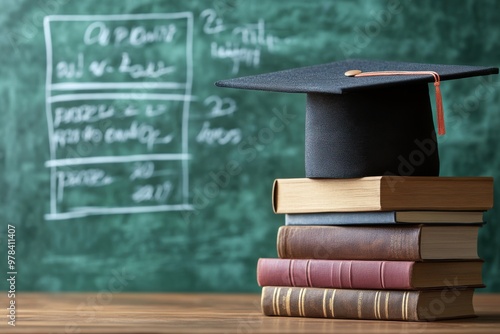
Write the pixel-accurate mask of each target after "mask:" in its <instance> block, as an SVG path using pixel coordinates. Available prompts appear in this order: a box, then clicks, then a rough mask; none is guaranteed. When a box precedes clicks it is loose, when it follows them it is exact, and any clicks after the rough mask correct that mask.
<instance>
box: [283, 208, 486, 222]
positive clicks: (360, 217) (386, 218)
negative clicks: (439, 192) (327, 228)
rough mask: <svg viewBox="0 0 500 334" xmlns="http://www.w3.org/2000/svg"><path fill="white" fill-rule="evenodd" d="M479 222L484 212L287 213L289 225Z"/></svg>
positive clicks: (286, 220) (286, 218)
mask: <svg viewBox="0 0 500 334" xmlns="http://www.w3.org/2000/svg"><path fill="white" fill-rule="evenodd" d="M400 223H402V224H405V223H406V224H478V223H483V211H373V212H326V213H300V214H286V215H285V224H286V225H374V224H400Z"/></svg>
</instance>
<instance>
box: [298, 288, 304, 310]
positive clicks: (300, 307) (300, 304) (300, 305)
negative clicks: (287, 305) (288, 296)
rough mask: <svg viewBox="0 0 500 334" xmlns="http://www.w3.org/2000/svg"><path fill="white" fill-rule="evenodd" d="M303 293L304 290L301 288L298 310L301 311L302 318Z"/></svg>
mask: <svg viewBox="0 0 500 334" xmlns="http://www.w3.org/2000/svg"><path fill="white" fill-rule="evenodd" d="M303 292H304V289H303V288H301V289H300V291H299V298H298V300H297V304H298V309H299V316H302V293H303Z"/></svg>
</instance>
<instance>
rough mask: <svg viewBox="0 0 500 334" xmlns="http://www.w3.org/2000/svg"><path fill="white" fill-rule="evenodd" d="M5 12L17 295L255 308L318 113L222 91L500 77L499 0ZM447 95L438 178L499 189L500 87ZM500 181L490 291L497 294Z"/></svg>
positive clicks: (116, 0) (0, 191) (0, 183)
mask: <svg viewBox="0 0 500 334" xmlns="http://www.w3.org/2000/svg"><path fill="white" fill-rule="evenodd" d="M0 4H1V8H2V11H1V13H0V27H1V31H2V38H1V39H0V45H1V50H2V52H1V53H0V77H1V82H0V96H1V98H0V100H1V101H2V108H1V111H0V224H1V225H0V247H1V250H0V254H6V251H7V245H6V237H5V235H6V231H7V226H8V225H9V224H10V225H13V226H15V228H16V260H17V263H16V265H17V271H18V276H17V280H18V281H17V288H18V291H107V290H110V289H114V291H218V292H226V291H227V292H229V291H231V292H257V291H259V287H258V286H257V283H256V277H255V276H256V273H255V268H256V262H257V259H258V258H259V257H276V247H275V242H276V232H277V229H278V227H279V226H280V225H282V224H284V217H283V216H277V215H274V214H273V213H272V208H271V187H272V182H273V180H274V179H275V178H288V177H302V176H303V175H304V148H303V143H304V110H305V96H304V95H301V94H280V93H266V92H255V91H239V90H230V89H220V88H217V87H215V86H214V85H213V83H214V81H216V80H219V79H225V78H232V77H237V76H244V75H252V74H258V73H264V72H270V71H277V70H282V69H287V68H293V67H301V66H307V65H313V64H320V63H326V62H331V61H337V60H343V59H349V58H368V59H380V60H392V61H408V62H421V63H441V64H464V65H465V64H466V65H480V66H499V65H500V21H499V20H498V13H499V12H500V2H498V1H494V0H491V1H473V0H469V1H460V2H457V1H452V0H446V1H407V0H392V1H353V0H348V1H347V0H346V1H338V0H336V1H333V0H321V1H320V0H318V1H307V2H304V1H293V0H288V1H270V0H262V1H258V2H257V1H243V0H211V1H165V0H161V1H160V0H158V1H157V0H140V1H132V0H112V1H97V0H87V1H70V0H47V1H42V0H38V1H36V0H35V1H31V0H19V1H8V0H2V1H0ZM75 15H78V16H75ZM442 92H443V100H444V108H445V120H446V127H447V134H446V135H445V136H444V137H441V138H439V145H440V147H439V149H440V156H441V175H443V176H494V177H495V178H496V179H497V180H498V179H500V152H499V144H500V110H499V109H500V85H499V79H498V77H496V76H489V77H482V78H470V79H463V80H459V81H446V82H444V83H443V84H442ZM431 93H433V92H432V91H431ZM431 100H433V99H431ZM276 124H278V125H279V126H276ZM496 183H497V184H496V192H495V193H496V201H495V207H496V208H495V209H493V210H491V211H490V212H488V213H486V215H485V218H486V220H487V224H486V225H485V226H484V227H483V228H482V229H481V231H480V240H479V253H480V255H481V257H482V258H484V259H485V261H486V262H485V265H484V272H483V274H484V281H485V283H486V285H487V288H486V289H482V290H480V291H490V292H492V291H495V292H500V279H499V278H498V277H500V225H499V224H500V217H499V210H500V203H499V201H498V198H500V195H499V191H500V190H499V189H500V187H499V186H498V182H496ZM3 258H4V256H2V259H3ZM2 261H3V260H2ZM6 266H7V263H6V261H3V263H2V264H1V267H2V268H4V267H5V268H6ZM5 271H7V269H6V270H5ZM116 281H118V282H120V283H119V284H115V283H116ZM1 284H2V285H0V289H2V290H3V289H6V288H7V285H6V283H5V281H4V282H3V283H1ZM114 291H112V292H114Z"/></svg>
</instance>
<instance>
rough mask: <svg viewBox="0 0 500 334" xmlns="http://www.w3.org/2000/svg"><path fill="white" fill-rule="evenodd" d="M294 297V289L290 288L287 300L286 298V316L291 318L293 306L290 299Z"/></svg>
mask: <svg viewBox="0 0 500 334" xmlns="http://www.w3.org/2000/svg"><path fill="white" fill-rule="evenodd" d="M291 296H292V288H288V291H287V292H286V298H285V308H286V315H288V316H289V317H291V316H292V312H291V311H290V308H291V305H290V297H291Z"/></svg>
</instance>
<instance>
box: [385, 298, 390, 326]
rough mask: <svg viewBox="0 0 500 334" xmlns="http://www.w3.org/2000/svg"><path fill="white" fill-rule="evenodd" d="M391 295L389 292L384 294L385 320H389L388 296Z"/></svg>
mask: <svg viewBox="0 0 500 334" xmlns="http://www.w3.org/2000/svg"><path fill="white" fill-rule="evenodd" d="M390 295H391V293H390V292H386V293H385V318H386V319H387V320H389V296H390Z"/></svg>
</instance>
